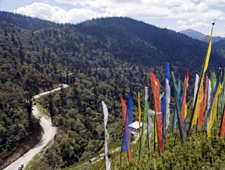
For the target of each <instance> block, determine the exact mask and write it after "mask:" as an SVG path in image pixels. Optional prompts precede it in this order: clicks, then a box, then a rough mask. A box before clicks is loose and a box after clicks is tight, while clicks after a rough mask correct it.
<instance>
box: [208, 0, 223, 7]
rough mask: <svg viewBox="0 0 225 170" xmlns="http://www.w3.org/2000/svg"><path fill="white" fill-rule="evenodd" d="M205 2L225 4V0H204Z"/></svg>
mask: <svg viewBox="0 0 225 170" xmlns="http://www.w3.org/2000/svg"><path fill="white" fill-rule="evenodd" d="M204 2H205V3H206V4H208V5H216V6H220V7H224V6H225V1H224V0H204Z"/></svg>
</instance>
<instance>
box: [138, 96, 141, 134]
mask: <svg viewBox="0 0 225 170" xmlns="http://www.w3.org/2000/svg"><path fill="white" fill-rule="evenodd" d="M138 111H139V133H140V134H141V102H140V93H139V92H138Z"/></svg>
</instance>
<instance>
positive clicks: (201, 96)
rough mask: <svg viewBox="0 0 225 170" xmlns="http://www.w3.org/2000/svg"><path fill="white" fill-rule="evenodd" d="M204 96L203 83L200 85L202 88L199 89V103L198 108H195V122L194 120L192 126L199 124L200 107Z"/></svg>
mask: <svg viewBox="0 0 225 170" xmlns="http://www.w3.org/2000/svg"><path fill="white" fill-rule="evenodd" d="M202 94H203V82H202V83H201V84H200V87H199V92H198V98H197V103H196V106H195V112H194V117H193V120H192V125H196V124H197V119H198V115H199V111H200V106H201V102H202V100H203V95H202Z"/></svg>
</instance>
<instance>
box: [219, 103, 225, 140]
mask: <svg viewBox="0 0 225 170" xmlns="http://www.w3.org/2000/svg"><path fill="white" fill-rule="evenodd" d="M224 113H225V106H224V108H223V114H222V119H221V123H220V130H219V136H220V133H221V128H222V124H223V116H224Z"/></svg>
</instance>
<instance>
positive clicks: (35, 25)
mask: <svg viewBox="0 0 225 170" xmlns="http://www.w3.org/2000/svg"><path fill="white" fill-rule="evenodd" d="M0 20H2V21H5V22H8V23H11V24H14V25H15V26H17V27H20V28H23V29H26V30H31V31H37V30H40V29H44V28H49V27H53V26H55V25H57V24H56V23H54V22H50V21H46V20H42V19H39V18H32V17H28V16H24V15H21V14H13V13H10V12H4V11H0Z"/></svg>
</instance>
